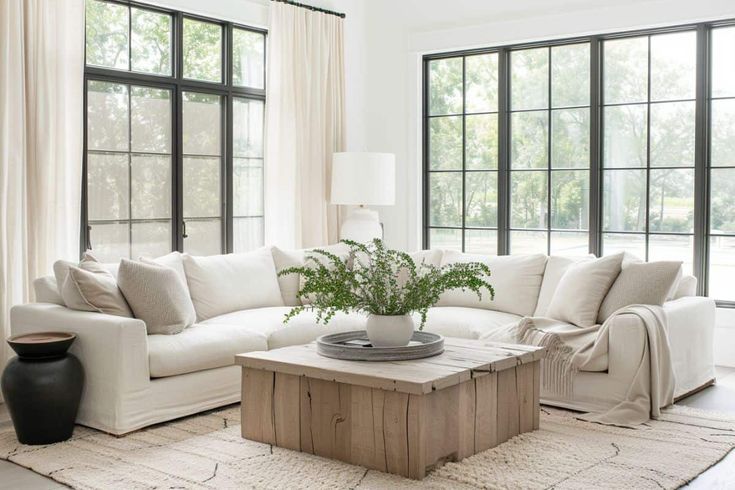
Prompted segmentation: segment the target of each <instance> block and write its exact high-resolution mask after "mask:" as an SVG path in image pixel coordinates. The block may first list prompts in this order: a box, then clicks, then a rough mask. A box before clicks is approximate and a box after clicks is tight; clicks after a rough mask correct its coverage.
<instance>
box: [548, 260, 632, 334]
mask: <svg viewBox="0 0 735 490" xmlns="http://www.w3.org/2000/svg"><path fill="white" fill-rule="evenodd" d="M622 261H623V254H622V253H619V254H615V255H610V256H607V257H602V258H599V259H596V260H591V261H589V262H581V263H578V264H574V265H572V266H571V267H569V268H568V269H567V271H566V272H565V273H564V275H563V276H562V278H561V280H560V281H559V285H558V286H557V287H556V291H554V296H553V297H552V298H551V303H549V308H548V309H547V310H546V316H547V317H549V318H554V319H556V320H561V321H564V322H568V323H573V324H574V325H577V326H579V327H591V326H592V325H595V324H596V322H597V315H598V313H599V311H600V305H601V304H602V301H603V300H604V299H605V296H606V295H607V292H608V291H609V290H610V286H612V284H613V282H615V279H616V278H617V277H618V274H620V266H621V264H622Z"/></svg>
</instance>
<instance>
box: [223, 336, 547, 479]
mask: <svg viewBox="0 0 735 490" xmlns="http://www.w3.org/2000/svg"><path fill="white" fill-rule="evenodd" d="M544 354H545V351H544V349H543V348H539V347H532V346H526V345H509V344H497V343H491V342H483V341H478V340H465V339H455V338H447V339H445V351H444V353H443V354H440V355H438V356H435V357H430V358H427V359H418V360H412V361H394V362H364V361H342V360H336V359H329V358H326V357H322V356H320V355H319V354H317V352H316V345H315V344H314V343H311V344H306V345H300V346H292V347H284V348H282V349H275V350H272V351H267V352H250V353H247V354H240V355H238V356H237V357H236V363H237V364H239V365H241V366H242V368H243V369H242V407H241V410H242V412H241V413H242V415H241V416H242V436H243V437H244V438H246V439H251V440H254V441H259V442H264V443H268V444H274V445H276V446H280V447H284V448H288V449H294V450H297V451H303V452H307V453H311V454H316V455H318V456H323V457H327V458H333V459H338V460H341V461H345V462H348V463H352V464H356V465H360V466H364V467H366V468H371V469H377V470H380V471H385V472H388V473H395V474H398V475H402V476H406V477H409V478H414V479H422V478H423V477H424V476H425V475H426V471H427V470H430V469H432V468H434V467H436V466H438V465H441V464H443V463H444V462H446V461H459V460H461V459H463V458H466V457H467V456H471V455H473V454H475V453H478V452H480V451H484V450H485V449H489V448H491V447H494V446H497V445H498V444H500V443H502V442H505V441H507V440H508V439H510V438H511V437H513V436H515V435H517V434H521V433H523V432H528V431H532V430H534V429H537V428H538V424H539V388H540V375H539V372H540V371H539V366H540V362H539V361H540V360H541V359H542V358H543V356H544Z"/></svg>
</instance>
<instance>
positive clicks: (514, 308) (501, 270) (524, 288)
mask: <svg viewBox="0 0 735 490" xmlns="http://www.w3.org/2000/svg"><path fill="white" fill-rule="evenodd" d="M454 262H482V263H484V264H486V265H487V266H488V267H490V277H489V278H488V282H489V283H490V285H491V286H492V287H493V289H495V298H494V299H490V294H489V293H487V292H486V291H483V293H482V299H481V300H480V299H478V298H477V294H475V293H473V292H472V291H463V290H461V289H453V290H451V291H447V292H445V293H443V294H442V295H441V296H440V298H439V302H438V303H437V306H465V307H468V308H485V309H487V310H495V311H504V312H506V313H515V314H516V315H521V316H530V315H532V314H533V312H534V310H535V309H536V303H537V302H538V296H539V290H540V289H541V280H542V279H543V277H544V269H545V268H546V255H541V254H535V255H476V254H466V253H461V252H455V251H453V250H445V251H444V254H443V256H442V261H441V265H442V266H444V265H447V264H451V263H454Z"/></svg>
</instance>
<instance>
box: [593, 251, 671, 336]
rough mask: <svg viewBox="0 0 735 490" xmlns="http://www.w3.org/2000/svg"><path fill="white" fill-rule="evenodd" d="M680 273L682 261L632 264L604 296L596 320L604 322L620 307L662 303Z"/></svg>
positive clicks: (621, 272)
mask: <svg viewBox="0 0 735 490" xmlns="http://www.w3.org/2000/svg"><path fill="white" fill-rule="evenodd" d="M680 273H681V262H667V261H660V262H643V263H635V264H629V265H628V266H627V267H625V268H624V269H623V270H622V271H620V275H618V278H617V279H616V280H615V282H614V283H613V285H612V287H611V288H610V291H609V292H608V293H607V296H605V299H604V301H603V302H602V305H601V306H600V312H599V314H598V315H597V321H598V322H599V323H602V322H604V321H605V320H607V319H608V318H609V317H611V316H612V314H613V313H615V312H616V311H617V310H619V309H620V308H625V307H626V306H629V305H636V304H643V305H657V306H661V305H663V304H664V302H665V301H666V298H667V297H668V296H669V294H670V293H671V290H672V289H674V286H675V285H676V280H677V278H678V275H679V274H680Z"/></svg>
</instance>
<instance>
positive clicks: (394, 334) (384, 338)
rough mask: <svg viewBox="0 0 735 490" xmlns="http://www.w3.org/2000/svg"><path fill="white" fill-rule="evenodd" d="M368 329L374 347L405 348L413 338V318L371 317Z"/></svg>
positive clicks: (404, 316) (399, 316) (408, 316)
mask: <svg viewBox="0 0 735 490" xmlns="http://www.w3.org/2000/svg"><path fill="white" fill-rule="evenodd" d="M366 329H367V336H368V339H370V343H371V344H373V346H374V347H403V346H406V345H408V343H409V342H410V341H411V337H412V336H413V330H414V325H413V318H411V315H370V316H368V319H367V324H366Z"/></svg>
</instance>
